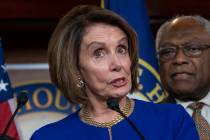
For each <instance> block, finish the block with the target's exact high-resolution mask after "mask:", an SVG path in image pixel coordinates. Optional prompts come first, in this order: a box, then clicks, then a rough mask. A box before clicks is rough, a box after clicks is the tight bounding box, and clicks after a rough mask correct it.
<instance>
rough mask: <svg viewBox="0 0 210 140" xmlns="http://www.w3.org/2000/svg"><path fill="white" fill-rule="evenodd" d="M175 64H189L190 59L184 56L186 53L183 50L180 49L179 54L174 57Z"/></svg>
mask: <svg viewBox="0 0 210 140" xmlns="http://www.w3.org/2000/svg"><path fill="white" fill-rule="evenodd" d="M173 62H174V63H176V64H185V63H188V57H187V56H186V55H185V54H184V51H183V49H182V48H179V49H178V50H177V53H176V55H175V57H174V61H173Z"/></svg>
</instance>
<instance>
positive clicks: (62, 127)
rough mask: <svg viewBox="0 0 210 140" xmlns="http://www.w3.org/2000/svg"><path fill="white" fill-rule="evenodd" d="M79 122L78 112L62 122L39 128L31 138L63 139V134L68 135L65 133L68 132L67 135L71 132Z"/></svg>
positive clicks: (39, 139)
mask: <svg viewBox="0 0 210 140" xmlns="http://www.w3.org/2000/svg"><path fill="white" fill-rule="evenodd" d="M78 121H79V116H78V112H75V113H73V114H71V115H69V116H67V117H65V118H64V119H62V120H60V121H57V122H54V123H50V124H48V125H45V126H43V127H41V128H39V129H38V130H36V131H35V132H34V134H33V135H32V137H31V140H44V139H51V138H52V139H56V138H61V136H62V134H61V133H63V134H64V135H65V134H66V132H65V131H67V130H68V132H67V133H69V132H71V130H72V128H75V127H74V126H76V124H78ZM58 132H59V133H58ZM64 135H63V136H64Z"/></svg>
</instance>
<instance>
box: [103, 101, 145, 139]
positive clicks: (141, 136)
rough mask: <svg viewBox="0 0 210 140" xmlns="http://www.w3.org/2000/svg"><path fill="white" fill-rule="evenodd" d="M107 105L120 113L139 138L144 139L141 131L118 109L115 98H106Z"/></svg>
mask: <svg viewBox="0 0 210 140" xmlns="http://www.w3.org/2000/svg"><path fill="white" fill-rule="evenodd" d="M106 103H107V106H108V108H110V109H112V110H114V111H116V112H118V113H120V115H121V116H122V117H123V118H125V120H126V121H127V122H128V123H129V124H130V125H131V127H132V128H133V129H134V131H135V132H136V133H137V134H138V136H139V138H140V140H145V138H144V136H143V135H142V133H141V132H140V131H139V130H138V128H137V127H136V125H135V124H134V123H133V122H132V121H131V120H130V119H129V118H128V117H127V116H126V115H125V114H124V113H123V112H122V111H121V110H120V107H119V103H118V101H117V100H116V99H114V98H109V99H108V100H107V102H106Z"/></svg>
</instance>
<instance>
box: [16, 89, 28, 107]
mask: <svg viewBox="0 0 210 140" xmlns="http://www.w3.org/2000/svg"><path fill="white" fill-rule="evenodd" d="M27 101H28V96H27V92H25V91H22V92H20V93H19V95H18V97H17V106H18V107H19V108H21V107H22V106H24V105H25V104H26V102H27Z"/></svg>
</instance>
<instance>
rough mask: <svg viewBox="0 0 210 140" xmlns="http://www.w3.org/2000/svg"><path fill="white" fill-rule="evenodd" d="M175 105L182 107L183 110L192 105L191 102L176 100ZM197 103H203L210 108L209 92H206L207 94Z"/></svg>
mask: <svg viewBox="0 0 210 140" xmlns="http://www.w3.org/2000/svg"><path fill="white" fill-rule="evenodd" d="M175 100H176V102H177V104H180V105H182V106H183V107H184V108H187V107H188V106H189V105H190V104H191V103H193V101H187V102H186V101H181V100H178V99H175ZM197 102H203V103H204V104H206V105H207V106H209V107H210V91H209V92H208V94H207V95H206V96H205V97H204V98H202V99H201V100H199V101H197Z"/></svg>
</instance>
